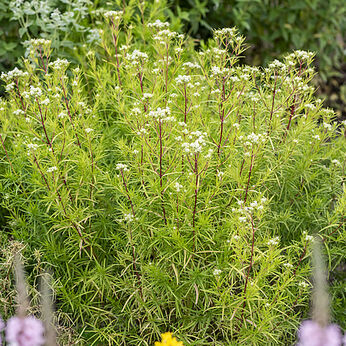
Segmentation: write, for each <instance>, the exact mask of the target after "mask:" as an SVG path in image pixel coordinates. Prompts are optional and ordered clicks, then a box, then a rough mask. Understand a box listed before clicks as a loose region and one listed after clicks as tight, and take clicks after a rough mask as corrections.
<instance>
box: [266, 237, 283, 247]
mask: <svg viewBox="0 0 346 346" xmlns="http://www.w3.org/2000/svg"><path fill="white" fill-rule="evenodd" d="M279 241H280V238H279V237H275V238H273V239H270V240H269V241H268V242H267V244H268V245H277V244H279Z"/></svg>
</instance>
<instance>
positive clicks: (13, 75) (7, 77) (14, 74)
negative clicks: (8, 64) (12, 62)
mask: <svg viewBox="0 0 346 346" xmlns="http://www.w3.org/2000/svg"><path fill="white" fill-rule="evenodd" d="M28 75H29V73H28V72H24V71H22V70H20V69H18V68H17V67H15V68H14V69H13V70H12V71H8V72H7V73H5V72H2V73H1V79H3V80H4V81H5V82H10V81H12V80H14V79H18V78H20V77H24V76H28Z"/></svg>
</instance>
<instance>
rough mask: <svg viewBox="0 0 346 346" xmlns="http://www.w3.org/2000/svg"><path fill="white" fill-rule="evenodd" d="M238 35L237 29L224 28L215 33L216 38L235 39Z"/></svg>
mask: <svg viewBox="0 0 346 346" xmlns="http://www.w3.org/2000/svg"><path fill="white" fill-rule="evenodd" d="M236 34H237V29H236V28H222V29H218V30H215V31H214V36H215V37H224V36H227V37H234V36H236Z"/></svg>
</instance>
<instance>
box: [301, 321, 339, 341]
mask: <svg viewBox="0 0 346 346" xmlns="http://www.w3.org/2000/svg"><path fill="white" fill-rule="evenodd" d="M298 337H299V341H298V344H297V346H342V333H341V331H340V328H339V326H338V325H336V324H330V325H329V326H327V327H326V328H323V327H321V326H320V325H319V324H318V323H317V322H314V321H311V320H307V321H304V322H303V323H302V325H301V327H300V329H299V331H298Z"/></svg>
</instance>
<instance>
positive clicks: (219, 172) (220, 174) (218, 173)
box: [216, 171, 225, 180]
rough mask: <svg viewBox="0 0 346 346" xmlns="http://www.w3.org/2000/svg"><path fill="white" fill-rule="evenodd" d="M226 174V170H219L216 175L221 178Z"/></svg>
mask: <svg viewBox="0 0 346 346" xmlns="http://www.w3.org/2000/svg"><path fill="white" fill-rule="evenodd" d="M224 174H225V173H224V172H221V171H217V174H216V175H217V177H218V178H219V179H220V180H221V179H222V177H223V175H224Z"/></svg>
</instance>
